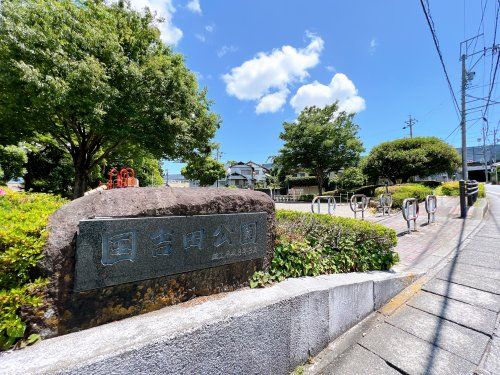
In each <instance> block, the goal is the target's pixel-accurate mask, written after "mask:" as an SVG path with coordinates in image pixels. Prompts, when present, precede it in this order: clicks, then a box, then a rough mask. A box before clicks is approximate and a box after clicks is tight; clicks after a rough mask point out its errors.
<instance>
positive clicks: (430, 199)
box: [425, 195, 437, 224]
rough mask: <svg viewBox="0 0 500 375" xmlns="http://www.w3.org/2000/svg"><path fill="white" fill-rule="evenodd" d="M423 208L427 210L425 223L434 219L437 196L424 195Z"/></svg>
mask: <svg viewBox="0 0 500 375" xmlns="http://www.w3.org/2000/svg"><path fill="white" fill-rule="evenodd" d="M425 210H426V211H427V224H430V223H433V222H434V221H436V211H437V197H436V196H435V195H428V196H427V197H425Z"/></svg>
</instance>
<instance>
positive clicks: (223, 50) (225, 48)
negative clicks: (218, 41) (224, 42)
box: [217, 46, 238, 57]
mask: <svg viewBox="0 0 500 375" xmlns="http://www.w3.org/2000/svg"><path fill="white" fill-rule="evenodd" d="M236 51H238V47H235V46H222V47H221V48H220V49H219V50H218V51H217V57H222V56H224V55H226V54H227V53H229V52H236Z"/></svg>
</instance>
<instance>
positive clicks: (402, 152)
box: [363, 137, 460, 183]
mask: <svg viewBox="0 0 500 375" xmlns="http://www.w3.org/2000/svg"><path fill="white" fill-rule="evenodd" d="M363 164H364V165H363V171H364V173H365V174H366V175H367V176H369V177H370V178H371V179H372V180H378V179H379V178H388V179H389V180H391V181H392V182H394V183H396V180H401V181H402V182H408V180H409V179H410V178H411V177H414V176H419V177H427V176H431V175H434V174H437V173H445V172H447V173H453V172H454V171H455V170H456V169H457V168H458V166H459V165H460V155H459V154H458V152H457V150H455V149H454V148H453V147H452V146H450V145H449V144H447V143H446V142H444V141H442V140H440V139H439V138H436V137H416V138H402V139H396V140H394V141H389V142H383V143H381V144H379V145H378V146H375V147H374V148H373V149H372V150H371V151H370V154H369V155H368V156H367V157H366V159H365V160H363Z"/></svg>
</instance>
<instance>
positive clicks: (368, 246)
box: [250, 210, 399, 287]
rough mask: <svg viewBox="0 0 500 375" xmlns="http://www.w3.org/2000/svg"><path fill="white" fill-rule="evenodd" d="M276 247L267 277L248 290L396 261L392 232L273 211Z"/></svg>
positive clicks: (368, 225)
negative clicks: (300, 278)
mask: <svg viewBox="0 0 500 375" xmlns="http://www.w3.org/2000/svg"><path fill="white" fill-rule="evenodd" d="M276 220H277V234H278V236H277V241H276V246H275V250H274V257H273V259H272V261H271V266H270V269H269V271H268V272H256V273H255V274H254V275H253V276H252V278H251V280H250V286H251V287H257V286H263V285H265V284H266V283H268V282H272V281H282V280H284V279H286V278H289V277H301V276H317V275H321V274H330V273H344V272H363V271H370V270H388V269H390V268H391V266H392V265H394V264H395V263H396V262H397V261H398V260H399V256H398V254H397V253H396V252H394V251H393V248H394V246H395V245H396V243H397V238H396V232H395V231H394V230H393V229H391V228H387V227H384V226H382V225H380V224H375V223H370V222H367V221H360V220H356V219H351V218H343V217H333V216H330V215H321V214H312V213H302V212H296V211H286V210H278V211H277V212H276Z"/></svg>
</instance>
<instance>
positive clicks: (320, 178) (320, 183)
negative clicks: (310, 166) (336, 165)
mask: <svg viewBox="0 0 500 375" xmlns="http://www.w3.org/2000/svg"><path fill="white" fill-rule="evenodd" d="M316 180H317V181H318V193H319V195H322V194H323V175H322V174H317V175H316Z"/></svg>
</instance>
